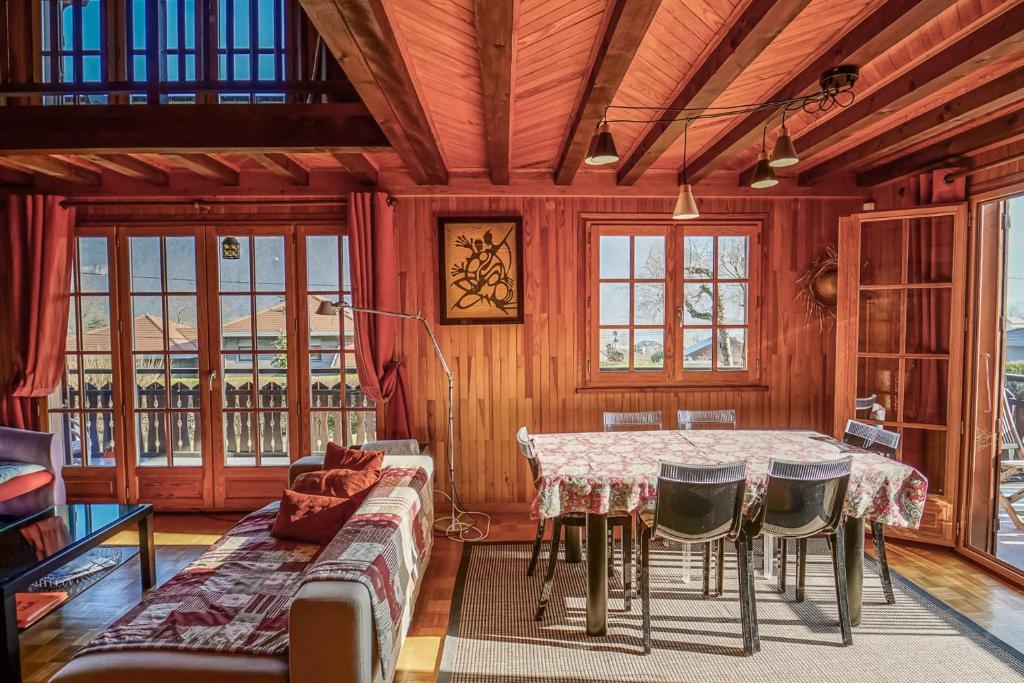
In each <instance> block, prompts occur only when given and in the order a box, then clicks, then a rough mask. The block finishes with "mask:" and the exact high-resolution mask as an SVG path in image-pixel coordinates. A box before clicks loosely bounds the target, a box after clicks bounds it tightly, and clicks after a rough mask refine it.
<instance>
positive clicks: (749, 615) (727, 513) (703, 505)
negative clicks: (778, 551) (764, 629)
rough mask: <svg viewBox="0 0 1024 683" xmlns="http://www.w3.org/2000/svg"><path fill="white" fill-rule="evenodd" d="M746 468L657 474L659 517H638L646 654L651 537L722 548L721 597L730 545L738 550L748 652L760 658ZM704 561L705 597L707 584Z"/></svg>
mask: <svg viewBox="0 0 1024 683" xmlns="http://www.w3.org/2000/svg"><path fill="white" fill-rule="evenodd" d="M746 481H747V466H746V463H743V462H740V463H735V464H729V465H694V466H687V465H676V464H672V463H661V467H660V472H659V474H658V495H657V499H656V501H655V508H654V512H653V513H651V512H647V513H643V514H641V515H639V521H638V525H639V529H640V562H639V569H638V571H637V580H638V581H639V583H640V594H641V601H642V604H643V646H644V653H645V654H646V653H649V652H650V651H651V578H650V577H651V573H650V541H651V537H652V536H657V537H661V538H669V539H672V540H674V541H681V542H683V543H703V544H704V545H705V548H707V547H709V546H710V545H711V544H712V543H715V544H717V547H718V552H719V555H718V558H719V561H718V581H717V583H718V592H719V593H721V592H722V578H723V576H722V575H723V563H722V560H723V559H724V547H725V541H726V540H727V539H728V540H731V541H733V542H734V543H735V544H736V558H737V563H738V578H739V590H740V613H741V620H742V624H743V652H744V654H747V655H752V654H754V653H755V652H757V650H758V649H759V648H758V644H757V640H756V633H757V628H756V621H757V607H756V604H755V598H754V570H753V567H752V565H751V563H750V555H751V552H752V548H751V544H750V539H749V538H748V537H747V536H746V535H745V533H744V531H743V494H744V491H745V489H746ZM707 559H708V558H707V556H705V565H704V581H705V591H706V586H707V581H708V565H707Z"/></svg>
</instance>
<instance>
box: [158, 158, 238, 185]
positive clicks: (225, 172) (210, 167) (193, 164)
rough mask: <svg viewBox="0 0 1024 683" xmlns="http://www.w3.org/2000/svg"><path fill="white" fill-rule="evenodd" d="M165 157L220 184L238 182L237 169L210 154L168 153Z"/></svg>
mask: <svg viewBox="0 0 1024 683" xmlns="http://www.w3.org/2000/svg"><path fill="white" fill-rule="evenodd" d="M167 158H168V159H171V160H172V161H174V162H175V163H177V164H178V165H179V166H182V167H184V168H187V169H188V170H190V171H192V172H193V173H197V174H199V175H201V176H203V177H204V178H209V179H210V180H215V181H217V182H218V183H220V184H221V185H237V184H238V171H236V170H235V169H234V168H232V167H231V166H228V165H227V164H225V163H224V162H223V161H221V160H220V159H218V158H216V157H215V156H212V155H210V154H168V155H167Z"/></svg>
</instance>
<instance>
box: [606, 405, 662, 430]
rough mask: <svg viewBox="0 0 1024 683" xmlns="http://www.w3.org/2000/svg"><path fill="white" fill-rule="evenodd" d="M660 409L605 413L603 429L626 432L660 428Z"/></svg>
mask: <svg viewBox="0 0 1024 683" xmlns="http://www.w3.org/2000/svg"><path fill="white" fill-rule="evenodd" d="M661 427H662V420H661V411H660V410H648V411H644V412H639V413H605V414H604V431H606V432H626V431H646V430H651V429H661Z"/></svg>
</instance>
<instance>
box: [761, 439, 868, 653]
mask: <svg viewBox="0 0 1024 683" xmlns="http://www.w3.org/2000/svg"><path fill="white" fill-rule="evenodd" d="M852 464H853V458H852V457H851V456H846V457H844V458H838V459H835V460H822V461H817V462H792V461H788V460H775V459H772V460H770V461H769V463H768V480H767V484H766V488H765V493H764V497H763V499H762V500H760V501H758V502H757V503H755V504H754V506H753V507H752V508H751V510H750V512H749V514H748V517H747V521H746V523H745V524H746V528H745V533H746V534H747V535H748V537H749V538H754V537H756V536H758V535H760V534H771V535H772V536H775V537H776V538H779V539H782V542H783V543H785V542H786V541H787V540H788V539H796V542H797V549H798V553H797V554H798V561H797V579H796V580H797V584H796V593H797V601H798V602H802V601H803V598H804V587H805V583H806V582H805V579H806V576H807V539H808V538H811V537H812V536H824V537H825V538H826V540H827V541H828V544H829V548H831V550H832V567H833V573H834V575H835V582H836V604H837V606H838V608H839V628H840V631H841V633H842V638H843V645H852V644H853V633H852V629H851V627H850V605H849V599H848V597H847V585H846V541H845V539H844V537H843V506H844V505H845V503H846V490H847V488H848V487H849V485H850V468H851V467H852ZM754 641H755V643H756V642H757V641H758V636H757V622H756V620H755V621H754Z"/></svg>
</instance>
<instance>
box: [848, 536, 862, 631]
mask: <svg viewBox="0 0 1024 683" xmlns="http://www.w3.org/2000/svg"><path fill="white" fill-rule="evenodd" d="M843 532H844V535H845V536H846V595H847V599H848V600H849V603H850V625H851V626H859V625H860V611H861V605H862V604H863V597H864V518H863V517H847V518H846V528H845V529H843Z"/></svg>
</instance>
